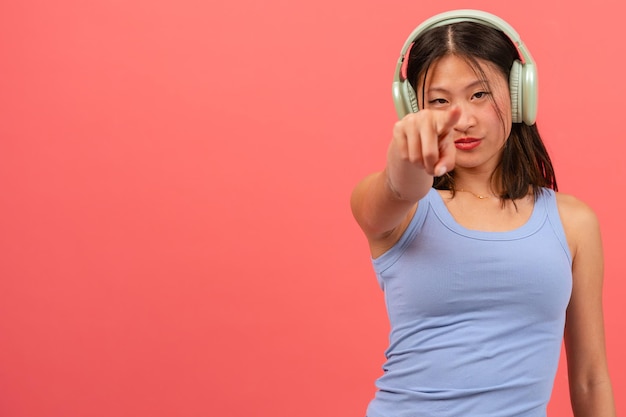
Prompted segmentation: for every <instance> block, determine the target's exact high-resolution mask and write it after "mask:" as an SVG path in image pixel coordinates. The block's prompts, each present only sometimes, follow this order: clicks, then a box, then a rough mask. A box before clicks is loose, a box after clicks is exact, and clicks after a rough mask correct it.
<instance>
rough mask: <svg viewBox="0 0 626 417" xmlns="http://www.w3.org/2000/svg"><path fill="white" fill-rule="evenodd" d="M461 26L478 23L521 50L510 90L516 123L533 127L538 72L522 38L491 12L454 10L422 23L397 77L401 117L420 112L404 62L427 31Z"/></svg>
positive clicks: (395, 88) (404, 52)
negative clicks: (453, 24)
mask: <svg viewBox="0 0 626 417" xmlns="http://www.w3.org/2000/svg"><path fill="white" fill-rule="evenodd" d="M458 22H475V23H480V24H482V25H486V26H489V27H492V28H494V29H498V30H500V31H502V32H504V34H505V35H507V36H508V37H509V39H510V40H511V41H512V42H513V44H514V45H515V46H516V47H517V50H518V52H519V55H520V60H517V59H516V60H515V61H514V62H513V66H512V67H511V75H510V78H509V89H510V93H511V112H512V115H513V123H521V122H522V121H523V122H524V123H526V124H527V125H529V126H530V125H533V124H534V123H535V121H536V119H537V69H536V66H535V63H534V61H533V59H532V57H531V56H530V52H529V51H528V50H527V49H526V47H525V46H524V44H523V43H522V40H521V39H520V36H519V35H518V33H517V32H516V31H515V29H513V28H512V27H511V26H510V25H509V24H508V23H507V22H505V21H504V20H502V19H501V18H499V17H497V16H495V15H492V14H490V13H487V12H483V11H479V10H469V9H465V10H453V11H449V12H444V13H440V14H438V15H435V16H433V17H431V18H429V19H427V20H425V21H424V22H423V23H421V24H420V25H419V26H418V27H417V28H416V29H415V30H413V32H412V33H411V35H410V36H409V38H408V39H407V40H406V42H405V43H404V46H403V47H402V51H401V52H400V58H399V59H398V63H397V64H396V71H395V74H394V77H393V85H392V94H393V101H394V105H395V107H396V113H397V114H398V117H399V118H400V119H402V118H403V117H404V116H406V115H407V114H409V113H416V112H417V111H418V110H419V107H418V105H417V97H416V93H415V90H414V89H413V87H411V84H409V81H408V80H407V79H406V74H403V69H404V68H403V65H404V60H405V59H406V57H407V53H408V51H409V49H410V47H411V46H412V45H413V43H414V42H415V40H416V39H417V38H418V37H419V36H420V35H422V34H423V33H424V32H426V31H427V30H430V29H432V28H435V27H438V26H444V25H448V24H451V23H458Z"/></svg>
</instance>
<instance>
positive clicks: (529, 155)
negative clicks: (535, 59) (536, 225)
mask: <svg viewBox="0 0 626 417" xmlns="http://www.w3.org/2000/svg"><path fill="white" fill-rule="evenodd" d="M451 54H453V55H456V56H459V57H461V58H463V59H465V60H466V61H467V62H468V64H470V65H471V66H472V68H474V70H475V71H476V73H477V75H479V76H480V77H481V78H482V79H483V80H484V79H485V74H484V72H483V71H482V69H481V67H480V65H479V62H478V60H484V61H488V62H491V63H493V64H494V65H495V67H496V68H497V69H498V70H500V71H501V72H502V74H503V75H504V77H505V78H506V80H507V81H508V80H509V76H510V72H511V68H512V66H513V62H514V60H516V59H519V52H518V51H517V48H516V47H515V45H514V44H513V42H511V40H510V39H509V38H508V37H507V35H506V34H505V33H503V32H502V31H500V30H497V29H494V28H491V27H489V26H486V25H482V24H479V23H474V22H459V23H453V24H450V25H445V26H439V27H435V28H433V29H431V30H429V31H427V32H425V33H424V34H422V35H421V36H420V37H419V38H418V39H416V40H415V42H414V44H413V46H412V47H411V50H410V53H409V57H408V63H407V79H408V80H409V82H410V83H411V86H412V87H413V89H414V90H415V91H416V92H417V91H418V89H417V82H418V80H419V77H420V76H422V75H423V76H424V77H423V79H424V80H426V77H425V75H426V74H427V72H428V69H429V68H430V66H431V65H432V64H433V63H434V62H435V61H436V60H437V59H439V58H441V57H443V56H445V55H451ZM422 91H423V89H422ZM421 102H422V103H424V97H423V96H422V97H421ZM494 105H495V103H494ZM498 113H499V114H502V113H501V112H498ZM508 122H509V121H505V120H502V123H503V124H504V123H508ZM491 180H492V182H494V181H496V180H499V183H500V185H501V186H502V194H501V195H500V198H502V199H503V201H504V200H506V199H511V200H515V199H518V198H522V197H524V196H526V195H527V194H528V188H529V186H531V187H532V190H533V194H534V196H535V198H537V197H538V195H539V193H540V192H541V187H547V188H551V189H553V190H555V191H556V190H557V189H558V187H557V183H556V177H555V174H554V168H553V167H552V162H551V160H550V156H549V155H548V152H547V150H546V147H545V145H544V144H543V141H542V140H541V136H540V134H539V130H538V129H537V125H536V124H533V125H532V126H528V125H526V124H524V123H513V124H512V127H511V133H510V135H509V138H508V140H507V141H506V142H505V145H504V148H503V151H502V158H501V160H500V163H499V165H498V168H497V169H496V171H494V176H492V179H491ZM433 187H434V188H437V189H440V190H441V189H445V190H451V191H452V192H453V193H454V170H453V171H451V172H449V173H447V174H445V175H444V176H441V177H435V179H434V183H433Z"/></svg>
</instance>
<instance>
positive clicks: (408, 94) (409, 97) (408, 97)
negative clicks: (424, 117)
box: [402, 80, 419, 113]
mask: <svg viewBox="0 0 626 417" xmlns="http://www.w3.org/2000/svg"><path fill="white" fill-rule="evenodd" d="M402 86H403V89H402V90H403V93H404V97H405V99H404V102H405V103H406V108H407V110H410V111H411V112H412V113H417V112H418V111H419V107H418V105H417V95H416V94H415V90H413V87H411V83H409V81H408V80H404V81H403V83H402Z"/></svg>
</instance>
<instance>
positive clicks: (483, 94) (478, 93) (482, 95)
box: [474, 91, 489, 98]
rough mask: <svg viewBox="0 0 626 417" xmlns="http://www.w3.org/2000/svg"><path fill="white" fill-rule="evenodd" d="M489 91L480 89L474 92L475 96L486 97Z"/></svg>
mask: <svg viewBox="0 0 626 417" xmlns="http://www.w3.org/2000/svg"><path fill="white" fill-rule="evenodd" d="M488 94H489V93H488V92H487V91H479V92H477V93H474V98H483V97H486V96H487V95H488Z"/></svg>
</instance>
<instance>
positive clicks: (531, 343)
mask: <svg viewBox="0 0 626 417" xmlns="http://www.w3.org/2000/svg"><path fill="white" fill-rule="evenodd" d="M372 262H373V265H374V270H375V272H376V275H377V277H378V280H379V283H380V285H381V287H382V289H383V291H384V294H385V302H386V306H387V312H388V315H389V321H390V325H391V332H390V336H389V347H388V349H387V350H386V352H385V355H386V358H387V360H386V362H385V364H384V366H383V370H384V374H383V375H382V376H381V377H380V378H379V379H378V380H377V381H376V386H377V387H378V391H377V392H376V395H375V398H374V399H373V400H372V401H371V402H370V404H369V407H368V410H367V416H368V417H513V416H515V417H544V416H545V415H546V406H547V403H548V401H549V399H550V395H551V392H552V386H553V383H554V377H555V374H556V369H557V365H558V362H559V355H560V351H561V343H562V338H563V329H564V323H565V310H566V308H567V304H568V302H569V298H570V294H571V289H572V259H571V255H570V251H569V248H568V246H567V241H566V239H565V233H564V231H563V227H562V224H561V220H560V218H559V214H558V210H557V205H556V198H555V194H554V191H552V190H549V189H544V190H543V192H542V193H541V195H540V197H539V199H538V200H537V201H536V202H535V205H534V208H533V212H532V214H531V216H530V218H529V219H528V221H527V222H526V223H525V224H524V225H523V226H521V227H520V228H518V229H515V230H512V231H506V232H482V231H475V230H469V229H466V228H464V227H463V226H461V225H459V224H458V223H457V222H456V221H455V220H454V218H453V217H452V215H451V214H450V212H449V211H448V209H447V207H446V206H445V204H444V202H443V200H442V198H441V196H440V195H439V193H438V192H437V191H436V190H435V189H431V190H430V192H429V193H428V194H427V195H426V196H425V197H424V198H423V199H422V200H421V201H420V202H419V205H418V209H417V212H416V214H415V216H414V218H413V219H412V221H411V223H410V225H409V227H408V228H407V230H406V232H405V233H404V235H403V236H402V237H401V239H400V240H399V241H398V243H396V245H395V246H394V247H393V248H392V249H390V250H389V251H388V252H386V253H385V254H383V255H382V256H380V257H379V258H376V259H374V260H373V261H372Z"/></svg>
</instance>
